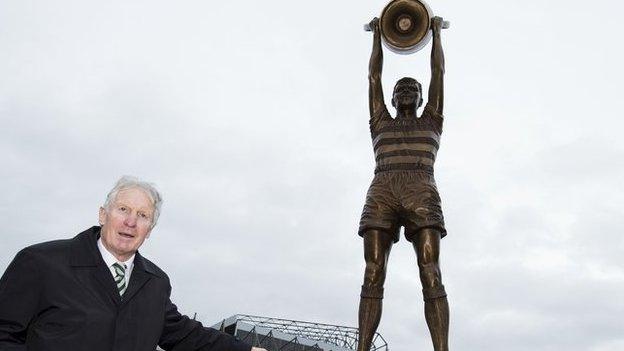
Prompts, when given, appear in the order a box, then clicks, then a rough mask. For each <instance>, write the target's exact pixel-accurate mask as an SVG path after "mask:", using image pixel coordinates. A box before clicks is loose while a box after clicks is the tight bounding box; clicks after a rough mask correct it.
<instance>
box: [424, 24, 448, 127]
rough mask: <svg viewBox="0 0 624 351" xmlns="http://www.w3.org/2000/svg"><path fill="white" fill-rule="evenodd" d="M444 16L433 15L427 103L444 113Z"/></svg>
mask: <svg viewBox="0 0 624 351" xmlns="http://www.w3.org/2000/svg"><path fill="white" fill-rule="evenodd" d="M442 23H443V20H442V17H438V16H436V17H433V18H432V21H431V29H432V31H433V45H432V47H431V82H430V83H429V100H428V101H427V105H430V106H432V107H433V108H434V109H435V111H436V112H437V113H439V114H440V115H442V109H443V108H444V52H442V43H441V41H440V32H441V31H442Z"/></svg>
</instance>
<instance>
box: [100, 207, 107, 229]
mask: <svg viewBox="0 0 624 351" xmlns="http://www.w3.org/2000/svg"><path fill="white" fill-rule="evenodd" d="M98 221H99V222H100V225H104V224H105V223H106V210H105V209H104V207H100V212H99V214H98Z"/></svg>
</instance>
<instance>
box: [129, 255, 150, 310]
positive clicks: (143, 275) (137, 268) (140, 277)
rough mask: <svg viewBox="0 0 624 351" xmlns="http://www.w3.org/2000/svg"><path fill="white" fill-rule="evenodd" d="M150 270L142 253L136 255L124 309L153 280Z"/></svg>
mask: <svg viewBox="0 0 624 351" xmlns="http://www.w3.org/2000/svg"><path fill="white" fill-rule="evenodd" d="M151 274H153V273H152V272H151V270H150V269H148V268H147V266H146V264H145V260H144V258H143V256H141V254H140V253H138V252H137V253H136V255H135V256H134V268H133V269H132V274H131V275H130V282H129V283H128V289H126V292H124V295H123V298H122V307H123V306H124V305H125V304H127V303H128V302H129V301H130V300H132V298H133V297H134V295H136V294H137V293H138V292H139V290H141V288H143V286H144V285H145V283H147V282H148V281H149V280H150V279H151Z"/></svg>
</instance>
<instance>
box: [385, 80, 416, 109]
mask: <svg viewBox="0 0 624 351" xmlns="http://www.w3.org/2000/svg"><path fill="white" fill-rule="evenodd" d="M420 97H421V96H420V89H418V87H417V86H416V85H414V84H397V85H396V87H394V94H393V95H392V102H393V105H394V106H395V107H397V108H398V107H401V106H409V105H415V106H418V102H419V101H420Z"/></svg>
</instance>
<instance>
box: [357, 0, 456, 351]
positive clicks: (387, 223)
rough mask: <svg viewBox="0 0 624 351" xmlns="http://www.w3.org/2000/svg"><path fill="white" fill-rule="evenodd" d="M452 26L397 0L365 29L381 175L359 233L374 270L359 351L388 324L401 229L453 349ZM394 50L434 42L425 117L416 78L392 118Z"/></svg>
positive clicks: (414, 1) (412, 0) (367, 285)
mask: <svg viewBox="0 0 624 351" xmlns="http://www.w3.org/2000/svg"><path fill="white" fill-rule="evenodd" d="M448 27H449V23H448V22H445V21H443V20H442V18H441V17H435V16H433V14H432V12H431V9H430V8H429V7H428V6H427V4H426V3H424V2H423V1H421V0H393V1H391V2H390V3H389V4H388V5H387V6H386V7H385V8H384V9H383V11H382V13H381V17H380V19H378V18H374V19H373V20H372V21H371V22H370V23H369V24H368V25H366V27H365V29H366V30H370V31H372V32H373V50H372V53H371V57H370V63H369V112H370V120H369V123H370V132H371V138H372V140H373V150H374V154H375V162H376V167H375V176H374V178H373V181H372V182H371V185H370V187H369V189H368V193H367V194H366V201H365V203H364V209H363V211H362V216H361V219H360V226H359V230H358V234H359V235H360V236H361V237H362V238H363V240H364V259H365V261H366V270H365V272H364V282H363V284H362V290H361V294H360V306H359V314H358V327H359V340H358V347H357V350H358V351H369V350H370V348H371V343H372V340H373V336H374V334H375V333H376V330H377V327H378V326H379V322H380V320H381V310H382V300H383V286H384V281H385V278H386V267H387V263H388V257H389V255H390V249H391V248H392V245H393V244H394V243H395V242H397V241H398V240H399V231H400V228H401V227H403V228H404V233H405V238H406V239H407V241H409V242H411V243H412V245H413V247H414V251H415V253H416V257H417V261H418V268H419V272H420V281H421V283H422V287H423V289H422V294H423V298H424V301H425V319H426V321H427V325H428V327H429V332H430V334H431V339H432V341H433V347H434V350H435V351H447V350H448V326H449V307H448V302H447V298H446V291H445V289H444V285H443V284H442V275H441V271H440V265H439V256H440V241H441V239H442V238H443V237H445V236H446V234H447V233H446V229H445V226H444V217H443V214H442V207H441V200H440V196H439V193H438V189H437V186H436V182H435V178H434V172H433V170H434V168H433V166H434V163H435V159H436V154H437V151H438V148H439V146H440V136H441V134H442V124H443V121H444V116H443V113H442V112H443V101H444V99H443V87H444V84H443V77H444V54H443V52H442V44H441V41H440V34H441V31H442V28H448ZM382 38H383V42H384V44H385V45H386V47H387V48H389V49H390V50H391V51H393V52H396V53H399V54H409V53H413V52H416V51H418V50H420V49H422V48H423V47H424V46H425V45H426V44H427V43H428V42H429V41H430V40H431V39H433V44H432V49H431V82H430V84H429V89H428V99H427V103H426V104H425V107H424V109H423V111H422V114H421V115H420V116H419V115H418V113H417V110H418V108H419V107H420V106H421V105H422V104H423V98H422V95H423V89H422V86H421V84H420V83H419V82H418V81H417V80H415V79H413V78H408V77H406V78H401V79H399V80H398V82H397V83H396V85H395V87H394V90H393V94H392V106H393V107H394V108H395V109H396V116H395V117H392V116H391V115H390V112H389V111H388V109H387V107H386V105H385V102H384V97H383V90H382V86H381V71H382V65H383V52H382V48H381V42H382Z"/></svg>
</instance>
